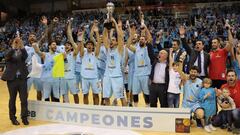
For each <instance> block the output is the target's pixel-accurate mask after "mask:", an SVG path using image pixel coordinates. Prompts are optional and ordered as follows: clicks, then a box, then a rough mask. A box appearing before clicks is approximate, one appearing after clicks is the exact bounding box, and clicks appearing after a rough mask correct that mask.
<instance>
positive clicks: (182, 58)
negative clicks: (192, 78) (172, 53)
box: [177, 52, 188, 82]
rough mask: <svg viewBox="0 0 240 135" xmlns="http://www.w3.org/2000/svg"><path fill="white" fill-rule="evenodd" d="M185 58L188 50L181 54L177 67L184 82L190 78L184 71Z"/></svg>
mask: <svg viewBox="0 0 240 135" xmlns="http://www.w3.org/2000/svg"><path fill="white" fill-rule="evenodd" d="M185 58H186V52H183V53H182V54H181V56H180V59H179V62H178V63H179V65H178V68H177V72H178V73H179V74H180V77H181V80H182V81H183V82H185V81H186V80H187V79H188V75H187V74H185V73H184V72H183V61H184V60H185Z"/></svg>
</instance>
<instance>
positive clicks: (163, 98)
mask: <svg viewBox="0 0 240 135" xmlns="http://www.w3.org/2000/svg"><path fill="white" fill-rule="evenodd" d="M167 88H168V87H167V85H166V84H156V83H152V84H151V86H150V97H149V98H150V107H157V101H158V100H159V101H160V104H161V105H160V106H161V107H168V104H167V103H168V102H167Z"/></svg>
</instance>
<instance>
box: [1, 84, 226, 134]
mask: <svg viewBox="0 0 240 135" xmlns="http://www.w3.org/2000/svg"><path fill="white" fill-rule="evenodd" d="M79 95H80V103H81V104H82V94H81V93H80V94H79ZM90 95H91V94H90ZM29 99H30V100H35V99H36V91H35V90H31V91H30V94H29ZM91 99H92V98H91V97H90V98H89V100H90V104H92V100H91ZM8 100H9V95H8V90H7V86H6V83H5V82H3V81H1V80H0V134H1V133H3V132H6V131H10V130H15V129H18V128H26V127H29V126H37V125H44V124H49V123H50V122H45V121H35V120H30V125H28V126H24V125H23V124H22V123H21V125H20V126H14V125H12V124H11V122H10V120H9V118H8ZM70 101H71V102H73V98H72V96H70ZM16 105H17V117H18V120H19V121H21V119H20V117H19V116H20V114H19V113H20V101H19V98H18V99H17V103H16ZM140 106H143V100H142V97H140ZM136 132H138V133H140V134H142V135H175V134H179V135H183V134H182V133H167V132H149V131H146V132H143V131H136ZM190 134H191V135H205V134H209V133H206V132H205V131H204V130H203V129H200V128H197V127H196V126H195V125H192V126H191V133H190ZM210 134H211V135H230V134H231V133H229V132H227V131H226V130H222V129H219V128H218V129H217V131H213V132H212V133H210Z"/></svg>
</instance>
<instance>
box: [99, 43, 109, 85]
mask: <svg viewBox="0 0 240 135" xmlns="http://www.w3.org/2000/svg"><path fill="white" fill-rule="evenodd" d="M106 54H107V53H106V48H105V46H104V45H101V47H100V52H99V56H98V79H101V80H102V79H103V76H104V73H105V69H106V61H107V55H106Z"/></svg>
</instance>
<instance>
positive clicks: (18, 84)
mask: <svg viewBox="0 0 240 135" xmlns="http://www.w3.org/2000/svg"><path fill="white" fill-rule="evenodd" d="M7 86H8V92H9V97H10V99H9V104H8V107H9V118H10V120H14V119H16V118H17V117H16V116H15V115H16V97H17V92H18V93H19V97H20V101H21V118H22V119H26V118H27V116H28V107H27V106H28V101H27V79H15V80H13V81H7Z"/></svg>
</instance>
